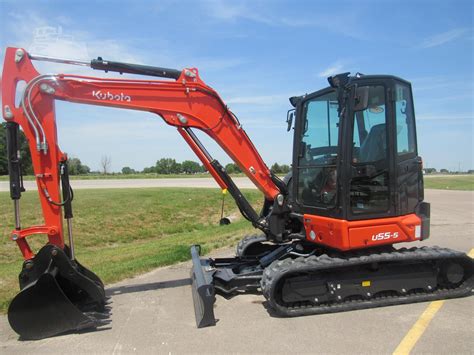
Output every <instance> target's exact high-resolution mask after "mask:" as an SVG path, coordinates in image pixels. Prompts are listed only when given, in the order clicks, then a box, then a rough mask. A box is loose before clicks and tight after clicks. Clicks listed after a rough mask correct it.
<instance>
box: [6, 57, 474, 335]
mask: <svg viewBox="0 0 474 355" xmlns="http://www.w3.org/2000/svg"><path fill="white" fill-rule="evenodd" d="M33 60H43V61H50V62H58V63H68V64H75V65H84V66H89V67H91V68H92V69H96V70H102V71H105V72H108V71H110V72H119V73H130V74H138V75H145V76H155V77H160V78H166V79H168V80H150V79H145V80H137V79H131V78H130V79H113V78H97V77H90V76H80V75H70V74H48V75H42V74H40V73H39V72H38V71H37V70H36V69H35V67H34V66H33V64H32V61H33ZM20 81H25V82H26V88H25V90H24V92H23V93H22V94H21V100H18V101H20V103H19V104H18V105H16V104H15V102H16V101H15V97H16V95H17V94H18V93H17V84H18V82H20ZM328 81H329V84H330V85H329V87H327V88H325V89H322V90H319V91H316V92H313V93H311V94H307V95H303V96H295V97H291V98H290V103H291V105H292V106H293V107H294V108H293V109H292V110H290V111H288V115H287V122H288V130H290V129H291V127H293V121H294V145H293V164H292V172H291V174H290V175H289V176H287V177H286V178H285V179H284V180H281V179H279V178H278V177H277V176H275V175H274V174H273V173H272V172H271V171H270V170H269V169H268V167H267V166H266V165H265V163H264V162H263V160H262V158H261V157H260V155H259V153H258V152H257V151H256V149H255V147H254V145H253V144H252V142H251V141H250V139H249V138H248V136H247V134H246V133H245V131H244V129H243V128H242V126H241V124H240V123H239V121H238V119H237V117H236V116H235V115H234V114H233V113H232V112H231V111H230V110H229V109H228V107H227V106H226V105H225V103H224V102H223V101H222V99H221V98H220V97H219V95H218V94H217V93H216V92H215V91H214V90H213V89H212V88H210V87H209V86H207V85H206V84H205V83H204V82H203V81H202V80H201V79H200V77H199V73H198V70H197V69H195V68H188V69H183V70H174V69H166V68H158V67H151V66H144V65H136V64H129V63H121V62H112V61H107V60H103V59H102V58H100V57H99V58H98V59H94V60H92V61H91V62H82V61H72V60H65V59H58V58H50V57H44V56H37V55H32V54H29V53H27V52H26V51H25V50H24V49H22V48H8V49H7V50H6V55H5V62H4V69H3V76H2V101H3V102H2V111H3V117H4V119H5V120H6V121H7V138H8V164H9V175H10V192H11V198H12V199H13V203H14V214H15V229H14V230H13V231H12V233H11V239H12V240H14V241H15V242H16V243H17V244H18V247H19V248H20V251H21V253H22V254H23V257H24V263H23V268H22V270H21V273H20V276H19V282H20V289H21V291H20V292H19V294H18V295H17V296H16V297H15V298H14V299H13V300H12V302H11V304H10V307H9V310H8V319H9V322H10V325H11V327H12V328H13V329H14V330H15V331H16V332H17V333H18V334H19V335H20V336H21V337H22V338H23V339H40V338H44V337H49V336H53V335H56V334H59V333H63V332H67V331H76V330H80V329H85V328H94V327H98V326H101V325H103V324H105V323H106V322H107V321H108V319H107V317H108V316H107V309H108V306H107V300H106V296H105V292H104V285H103V283H102V282H101V280H100V278H99V277H98V276H96V275H95V274H94V273H93V272H91V271H89V270H88V269H87V268H85V267H84V266H82V265H81V264H80V263H79V261H78V260H77V259H76V257H75V251H74V241H73V230H72V217H73V212H72V200H73V192H72V189H71V186H70V183H69V177H68V164H67V155H66V154H65V153H63V152H62V151H61V149H60V147H59V146H58V141H57V134H56V122H55V113H54V102H55V100H64V101H69V102H75V103H79V104H91V105H101V106H110V107H116V108H126V109H134V110H142V111H148V112H152V113H155V114H157V115H158V116H160V117H161V118H162V119H163V120H164V121H165V122H166V123H167V124H169V125H171V126H175V127H176V128H177V130H178V133H179V134H180V135H181V136H182V137H183V138H184V140H185V141H186V143H188V144H189V146H190V147H191V149H192V150H193V151H194V153H195V154H196V155H197V156H198V157H199V159H200V160H201V161H202V163H203V164H204V165H205V167H206V168H207V170H208V171H209V173H210V174H211V175H212V176H213V177H214V178H215V180H216V181H217V183H218V185H219V186H220V187H221V188H222V189H227V190H228V192H229V193H230V194H231V195H232V197H233V198H234V199H235V202H236V204H237V206H238V207H239V209H240V211H241V212H242V215H243V216H244V217H245V218H246V219H248V220H249V221H250V222H251V223H252V225H253V226H254V227H255V228H257V229H259V230H260V231H261V234H258V235H255V236H249V237H246V238H244V239H243V240H242V241H241V242H240V243H239V245H238V247H237V255H236V256H235V257H232V258H219V259H203V258H201V257H200V247H199V246H198V245H194V246H191V256H192V261H193V268H192V270H191V281H192V282H191V289H192V294H193V298H194V308H195V317H196V323H197V326H198V327H204V326H210V325H214V324H215V322H216V320H215V317H214V309H213V304H214V302H215V294H216V293H220V294H224V295H228V296H231V295H235V294H238V293H241V292H245V291H261V292H262V293H263V296H264V297H265V298H266V300H267V303H268V305H269V306H270V307H271V308H273V309H274V311H275V312H276V313H277V314H279V315H282V316H302V315H309V314H319V313H327V312H339V311H347V310H355V309H361V308H370V307H379V306H387V305H395V304H402V303H410V302H420V301H428V300H435V299H446V298H454V297H463V296H468V295H471V293H472V289H473V277H472V274H473V269H474V266H473V265H474V264H473V260H472V259H471V258H469V257H468V256H467V255H466V254H464V253H461V252H458V251H454V250H450V249H445V248H439V247H426V246H425V247H421V248H416V247H415V248H411V249H406V248H399V249H396V248H394V247H393V245H394V244H396V243H401V242H419V241H422V240H425V239H426V238H428V236H429V228H430V205H429V203H427V202H425V201H424V198H423V175H422V161H421V158H420V157H419V156H418V151H417V141H416V129H415V114H414V108H413V97H412V90H411V85H410V83H409V82H407V81H405V80H402V79H400V78H397V77H394V76H389V75H362V74H356V75H354V76H350V75H349V73H343V74H339V75H335V76H332V77H330V78H328ZM20 127H21V129H22V130H23V132H24V134H25V135H26V138H27V139H28V142H29V147H30V150H31V157H32V162H33V167H34V174H35V178H36V182H37V186H38V193H39V198H40V203H41V209H42V212H43V216H44V224H42V225H37V226H29V227H24V226H23V225H22V224H21V219H20V203H19V201H20V197H21V193H22V192H23V191H24V189H23V184H22V176H21V157H20V156H19V149H18V134H19V128H20ZM194 129H198V130H201V131H203V132H205V133H206V134H207V135H209V136H210V137H211V138H212V139H214V140H215V141H216V142H217V143H218V144H219V145H220V146H221V147H222V148H223V149H224V151H225V152H226V153H227V154H228V155H229V156H230V158H232V160H234V161H235V162H236V163H237V164H238V166H239V167H240V169H241V170H242V171H243V172H244V173H245V174H246V175H247V176H248V177H249V178H250V180H251V181H252V182H253V183H254V184H255V185H256V186H257V187H258V188H259V189H260V191H261V192H262V193H263V194H264V205H263V208H262V210H261V211H260V212H259V213H258V212H256V211H255V210H254V208H253V207H252V206H251V204H250V203H249V202H248V201H247V200H246V198H245V196H244V195H243V194H242V193H241V191H239V189H238V187H237V186H236V185H235V184H234V182H233V181H232V179H231V177H230V176H229V175H228V174H227V172H226V171H225V169H224V168H223V167H222V165H221V164H219V162H218V161H217V160H215V159H213V158H212V157H211V155H210V154H209V153H208V151H207V150H206V149H205V148H204V146H203V145H202V143H201V142H200V141H199V139H198V137H197V136H196V135H195V133H194V132H193V130H194ZM63 213H64V216H63V215H62V214H63ZM63 218H64V219H65V220H66V226H64V229H65V230H66V234H67V236H68V238H67V243H66V242H65V238H64V235H65V233H64V232H63ZM37 234H43V235H47V237H48V243H47V244H46V245H45V246H43V247H42V248H41V249H40V250H39V251H37V252H34V251H33V250H31V248H30V246H29V244H28V241H27V240H28V238H30V237H31V238H34V236H35V235H37Z"/></svg>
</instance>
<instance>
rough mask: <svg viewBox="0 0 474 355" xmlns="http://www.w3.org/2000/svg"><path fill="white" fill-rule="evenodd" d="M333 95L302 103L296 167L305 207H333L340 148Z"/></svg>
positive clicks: (300, 198) (300, 197) (299, 197)
mask: <svg viewBox="0 0 474 355" xmlns="http://www.w3.org/2000/svg"><path fill="white" fill-rule="evenodd" d="M337 111H338V102H337V98H336V93H335V92H330V93H327V94H324V95H321V96H318V97H316V98H313V99H311V100H308V101H307V102H305V103H304V104H303V116H304V119H303V122H302V124H303V129H302V134H301V148H300V149H301V151H300V157H299V164H298V169H299V173H298V199H299V201H300V202H301V203H302V204H304V205H307V206H317V207H333V206H335V204H336V197H337V196H336V195H337V184H336V182H337V172H336V159H337V154H338V146H339V115H338V112H337Z"/></svg>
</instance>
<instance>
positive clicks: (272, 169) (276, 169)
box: [270, 163, 281, 174]
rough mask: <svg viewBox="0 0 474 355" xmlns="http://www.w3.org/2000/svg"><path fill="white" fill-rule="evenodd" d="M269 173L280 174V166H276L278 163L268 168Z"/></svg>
mask: <svg viewBox="0 0 474 355" xmlns="http://www.w3.org/2000/svg"><path fill="white" fill-rule="evenodd" d="M270 171H271V172H272V173H273V174H281V167H280V165H278V163H275V164H273V165H272V167H271V168H270Z"/></svg>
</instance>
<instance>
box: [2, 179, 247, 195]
mask: <svg viewBox="0 0 474 355" xmlns="http://www.w3.org/2000/svg"><path fill="white" fill-rule="evenodd" d="M232 180H233V181H234V182H235V183H236V184H237V186H238V187H239V188H242V189H243V188H247V189H253V188H255V185H254V184H253V183H252V182H251V181H250V180H249V179H248V178H246V177H236V178H232ZM24 184H25V189H26V190H27V191H33V190H36V189H37V187H36V182H35V181H25V182H24ZM71 186H72V188H73V189H74V190H80V189H132V188H147V187H194V188H196V187H199V188H218V187H219V185H217V183H216V181H215V180H214V179H212V178H172V179H168V178H165V179H97V180H92V179H91V180H71ZM9 188H10V187H9V183H8V181H0V192H2V191H9Z"/></svg>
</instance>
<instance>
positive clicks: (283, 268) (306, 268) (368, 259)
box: [260, 247, 474, 317]
mask: <svg viewBox="0 0 474 355" xmlns="http://www.w3.org/2000/svg"><path fill="white" fill-rule="evenodd" d="M453 258H456V259H457V258H460V259H464V260H467V261H469V262H470V263H471V277H470V278H468V279H467V280H465V281H464V282H463V283H462V284H461V285H459V286H458V287H457V288H455V289H435V290H434V291H433V292H431V293H413V294H406V295H399V296H379V297H374V298H372V299H369V300H350V301H342V302H341V301H339V302H334V303H330V304H328V303H325V304H321V305H314V304H307V303H305V304H302V305H301V303H302V302H300V305H298V304H293V305H291V306H289V307H286V306H284V305H281V304H279V303H277V302H276V300H275V297H274V295H273V293H274V292H275V287H276V285H277V284H278V283H279V281H280V280H281V279H282V278H283V277H285V276H288V275H290V274H293V273H306V272H317V271H322V270H328V269H333V268H338V267H348V266H356V265H363V264H368V263H374V262H376V263H380V262H403V261H418V262H419V261H421V260H426V261H427V262H428V261H434V260H441V259H442V260H446V259H453ZM473 265H474V264H473V262H472V259H471V258H469V257H468V256H467V255H466V254H465V253H462V252H459V251H455V250H451V249H446V248H440V247H422V248H411V249H406V248H402V249H398V250H396V249H393V251H388V252H380V253H374V254H366V255H363V254H355V255H352V256H348V257H345V258H342V257H330V256H328V255H325V254H324V255H321V256H318V257H317V256H311V257H307V258H304V257H299V258H296V259H284V260H281V261H275V262H273V263H272V264H271V265H270V266H268V267H267V268H266V269H265V271H264V273H263V277H262V280H261V282H260V283H261V287H262V292H263V295H264V296H265V298H266V299H267V301H268V302H269V304H270V306H271V307H272V308H273V309H274V310H275V311H276V312H277V313H278V314H279V315H281V316H286V317H296V316H304V315H311V314H323V313H333V312H344V311H351V310H356V309H364V308H375V307H383V306H390V305H397V304H406V303H415V302H424V301H432V300H437V299H449V298H458V297H465V296H469V295H471V294H472V290H473V283H474V280H473V277H472V268H473V267H474V266H473Z"/></svg>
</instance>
